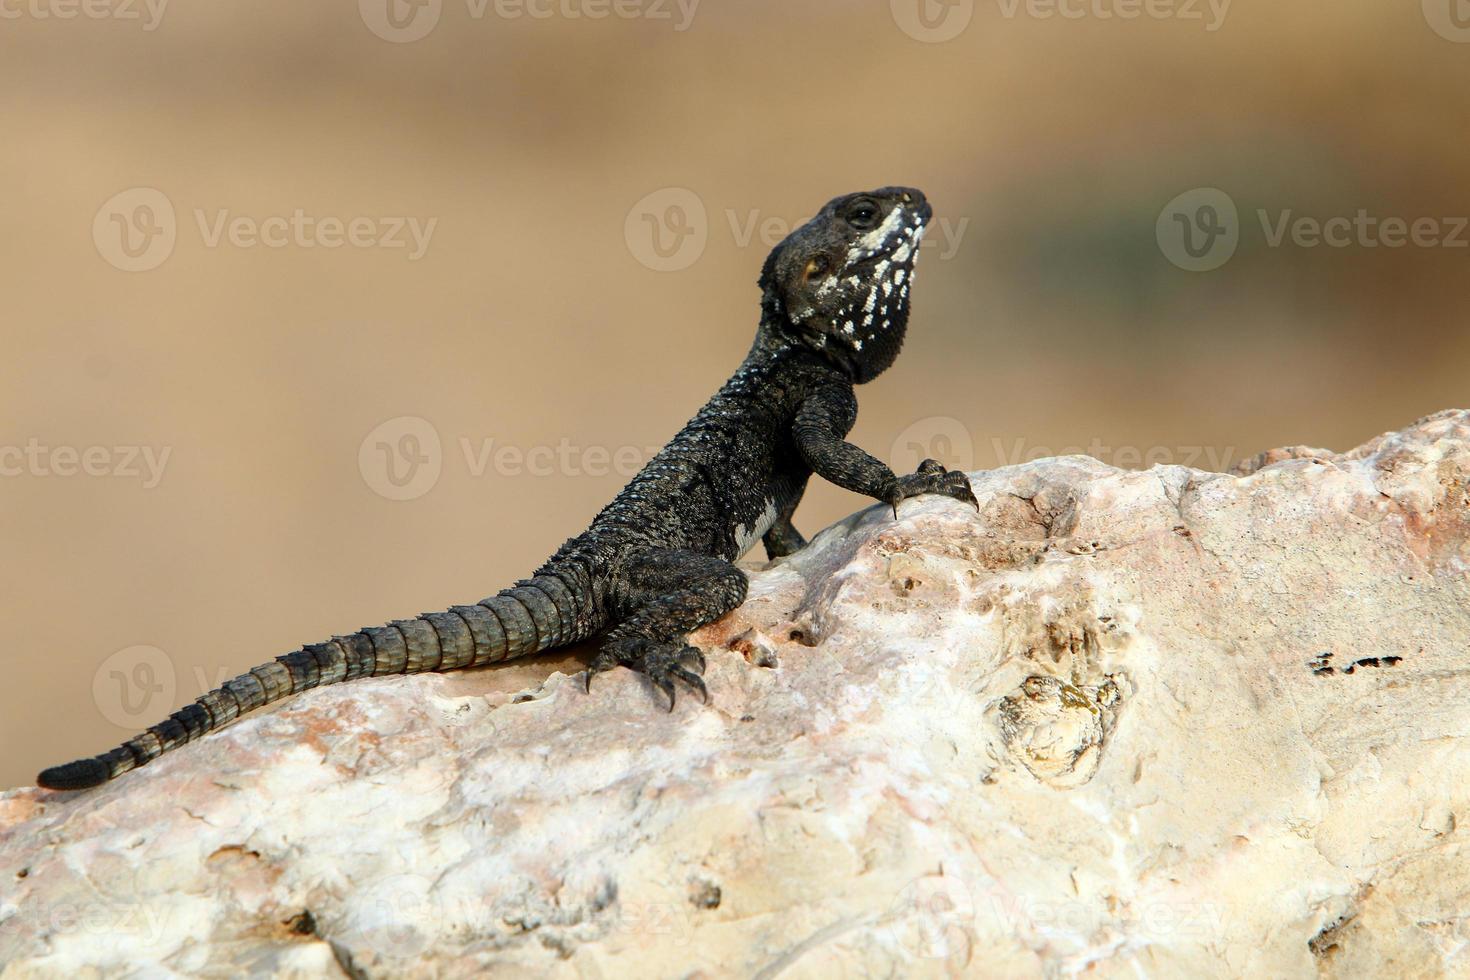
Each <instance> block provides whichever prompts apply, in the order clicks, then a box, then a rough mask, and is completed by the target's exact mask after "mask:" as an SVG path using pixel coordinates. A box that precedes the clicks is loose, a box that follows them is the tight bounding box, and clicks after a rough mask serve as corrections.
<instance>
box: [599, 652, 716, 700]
mask: <svg viewBox="0 0 1470 980" xmlns="http://www.w3.org/2000/svg"><path fill="white" fill-rule="evenodd" d="M686 661H687V662H688V663H689V664H690V665H691V666H693V667H694V668H695V669H693V670H691V669H690V667H686V666H684V663H685V662H686ZM620 664H621V665H622V666H624V667H627V668H629V669H630V670H636V671H637V672H638V673H640V674H643V675H644V676H645V677H647V678H648V680H649V683H651V684H652V685H653V686H654V687H656V688H658V689H659V690H660V691H662V692H663V693H664V694H666V695H667V696H668V699H669V710H670V711H673V710H674V705H675V703H676V700H677V685H675V683H674V681H676V680H678V681H682V682H683V683H684V684H686V685H688V687H689V689H690V690H692V691H694V692H695V693H697V694H698V695H699V696H700V697H701V698H703V699H704V703H705V704H708V703H709V688H708V687H706V686H705V683H704V678H702V677H700V674H702V673H704V670H705V666H706V662H705V658H704V651H702V650H700V649H699V647H696V646H692V645H689V644H684V643H665V642H661V641H658V640H650V639H647V638H644V637H636V636H635V637H621V638H619V639H616V640H612V641H609V643H608V645H607V646H605V647H604V648H603V649H602V650H601V651H599V652H598V654H597V656H596V657H594V658H592V663H591V664H589V665H588V666H587V674H586V687H587V690H588V691H589V692H590V691H591V690H592V676H593V675H594V674H600V673H602V672H603V671H604V670H611V669H612V668H613V667H616V666H618V665H620Z"/></svg>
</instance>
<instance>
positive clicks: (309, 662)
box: [36, 575, 592, 790]
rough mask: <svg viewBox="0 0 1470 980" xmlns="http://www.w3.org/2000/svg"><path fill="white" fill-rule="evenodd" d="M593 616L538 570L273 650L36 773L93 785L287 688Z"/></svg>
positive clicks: (569, 626)
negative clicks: (142, 722) (436, 607)
mask: <svg viewBox="0 0 1470 980" xmlns="http://www.w3.org/2000/svg"><path fill="white" fill-rule="evenodd" d="M587 594H588V593H586V592H584V593H583V595H584V596H585V595H587ZM591 618H592V617H591V610H590V604H589V603H588V602H586V601H579V599H578V597H577V596H576V595H575V594H574V593H573V592H572V590H571V589H570V588H568V585H567V583H565V582H563V581H562V579H561V578H559V577H557V576H554V575H537V576H535V577H534V578H530V579H527V580H525V581H522V582H520V583H518V584H517V585H516V587H515V588H511V589H505V590H504V591H502V592H500V593H498V594H496V595H493V596H491V597H490V598H488V599H483V600H481V601H480V602H479V603H478V604H477V605H473V606H454V607H452V608H451V609H449V610H448V611H447V612H437V613H425V614H424V615H422V616H419V617H418V618H417V619H404V620H398V621H395V622H392V623H389V624H388V625H386V626H376V627H371V628H369V629H365V630H362V631H361V632H359V633H353V634H352V635H351V636H339V637H336V638H334V639H332V640H330V641H328V642H326V643H314V644H311V645H310V646H306V647H303V648H301V649H300V650H297V651H295V652H294V653H288V654H285V655H283V656H280V657H277V658H276V659H275V660H274V661H273V662H271V663H267V664H262V665H261V666H259V667H255V668H252V669H251V670H250V671H249V672H248V673H244V674H241V675H240V676H239V677H236V678H235V679H234V680H231V681H226V682H225V685H224V686H223V687H220V688H217V689H216V690H213V691H210V692H209V693H208V694H205V695H204V696H203V697H200V698H198V699H197V700H195V702H194V703H193V704H190V705H185V706H184V707H183V708H180V709H179V710H178V711H175V712H174V713H173V714H172V715H170V716H169V717H168V718H166V719H164V720H163V721H162V722H159V723H158V724H157V725H154V726H153V727H152V728H149V729H148V730H146V731H144V732H142V733H141V734H139V735H137V736H135V737H133V738H130V739H128V740H127V741H126V742H124V743H123V744H122V745H120V746H118V747H117V748H115V749H113V750H112V751H111V752H106V753H104V754H102V755H99V756H95V757H93V758H91V759H79V760H78V761H76V762H69V763H67V764H66V765H64V766H56V767H54V768H51V769H47V770H46V771H45V772H43V773H41V774H40V775H39V776H37V777H36V782H37V783H38V784H39V785H41V786H43V787H45V788H46V789H61V790H71V789H86V788H88V787H91V786H97V785H100V784H102V783H105V782H107V781H108V780H109V779H114V778H116V777H117V776H120V775H122V774H123V773H125V772H127V771H128V770H130V769H136V768H138V767H139V766H143V765H146V764H148V763H149V762H152V761H153V760H154V759H156V758H158V757H159V756H160V755H162V754H163V753H165V752H167V751H169V750H170V749H175V748H178V747H179V746H180V745H183V744H185V743H186V742H191V741H193V740H194V739H196V738H199V737H201V736H203V735H206V734H208V733H209V732H212V731H214V730H215V729H217V728H221V727H223V726H224V725H226V724H228V723H229V722H231V721H233V720H235V719H236V718H238V717H240V716H241V715H243V714H245V712H247V711H250V710H252V709H254V708H259V707H261V706H262V705H266V704H270V703H271V702H272V701H278V700H280V699H281V698H284V697H286V696H288V695H291V694H296V693H298V692H300V691H308V690H311V689H312V688H314V687H321V686H323V685H326V684H336V683H338V682H340V681H350V680H356V679H357V678H359V677H381V676H383V675H386V674H419V673H424V672H427V671H444V670H458V669H461V668H464V667H479V666H481V665H483V664H492V663H498V662H500V661H502V660H512V659H514V658H516V657H525V656H530V655H531V654H535V653H539V652H541V651H542V650H548V649H551V648H552V647H557V646H562V645H565V644H567V643H572V642H574V641H576V640H579V639H583V638H585V637H586V636H587V635H589V633H590V629H589V628H588V624H589V623H590V621H591Z"/></svg>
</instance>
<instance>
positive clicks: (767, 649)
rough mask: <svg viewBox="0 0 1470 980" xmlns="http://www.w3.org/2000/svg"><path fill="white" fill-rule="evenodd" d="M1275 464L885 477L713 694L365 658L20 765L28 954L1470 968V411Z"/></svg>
mask: <svg viewBox="0 0 1470 980" xmlns="http://www.w3.org/2000/svg"><path fill="white" fill-rule="evenodd" d="M1246 470H1247V471H1248V475H1244V476H1237V475H1226V474H1217V473H1205V472H1198V471H1193V470H1188V469H1184V468H1181V467H1156V468H1154V469H1152V470H1148V471H1146V472H1130V471H1122V470H1117V469H1114V468H1111V467H1108V466H1104V465H1103V464H1101V463H1098V462H1096V461H1094V460H1092V459H1087V458H1082V457H1069V458H1063V459H1053V460H1044V461H1040V462H1037V463H1032V464H1028V465H1024V466H1017V467H1010V468H1007V469H1003V470H998V471H995V472H990V473H978V474H975V490H976V494H977V496H978V498H979V500H980V513H979V514H976V513H975V511H974V510H973V509H972V508H969V507H967V506H965V505H962V504H959V503H956V502H954V501H950V500H945V499H939V498H935V499H923V500H916V501H909V502H906V503H905V504H904V505H903V507H902V513H901V520H899V521H898V522H897V523H895V522H894V521H893V520H892V517H891V514H890V513H889V512H888V510H887V509H886V508H883V507H874V508H871V509H869V510H866V511H864V512H862V513H860V514H857V515H855V516H854V517H852V518H849V519H848V520H846V521H844V522H843V523H841V524H839V525H836V526H834V527H832V528H829V529H828V530H827V531H825V532H824V533H823V534H822V535H820V536H819V537H818V538H817V540H816V541H815V542H814V543H813V544H812V546H811V547H810V548H808V549H806V550H805V551H804V552H802V553H801V554H799V555H797V556H794V557H793V558H791V559H789V560H786V561H783V562H780V563H777V564H776V565H774V566H773V567H772V568H770V569H769V570H766V571H763V572H760V573H757V574H755V575H754V577H753V584H752V589H751V596H750V599H749V601H748V602H747V603H746V604H745V605H744V606H743V607H742V608H741V609H740V610H739V611H738V612H736V613H735V614H733V615H731V616H729V617H727V618H726V619H725V620H724V621H722V622H720V623H718V624H716V625H715V626H713V627H711V628H709V629H707V630H705V631H704V632H703V633H702V634H701V636H700V641H701V643H702V645H703V646H704V647H705V649H706V650H707V651H708V652H709V673H708V681H709V686H710V689H711V691H712V693H713V696H714V704H713V706H712V707H709V708H705V707H702V706H701V705H700V704H699V703H698V702H697V700H696V699H694V698H692V697H685V698H684V699H683V700H681V701H680V703H679V706H678V708H677V710H676V711H675V712H674V713H673V714H672V715H669V714H666V713H665V712H664V711H662V710H661V709H660V707H659V704H658V701H657V699H656V698H655V697H654V696H653V695H652V694H651V693H650V691H649V689H648V688H647V687H646V686H645V685H644V684H643V682H642V681H641V680H640V679H639V678H637V677H635V676H633V675H632V674H630V673H627V672H615V673H613V674H610V675H607V676H604V677H602V678H599V685H598V686H595V687H594V689H593V693H592V695H591V696H590V697H589V696H588V695H586V694H584V693H583V692H582V690H581V686H580V679H579V678H578V677H575V676H567V675H566V674H562V673H553V674H552V676H551V677H550V679H549V680H546V681H545V683H544V684H541V685H539V686H537V687H535V688H534V689H533V690H532V691H531V692H530V693H529V695H523V696H522V697H521V698H516V697H513V696H512V695H511V694H510V693H508V692H505V691H497V690H496V687H495V678H497V677H500V678H502V679H503V678H504V677H505V676H506V675H505V673H504V672H503V671H502V672H498V673H497V672H496V671H493V670H492V671H488V672H487V671H481V672H476V673H472V674H461V675H445V676H438V675H428V676H421V677H414V678H388V679H379V680H371V681H359V682H356V683H353V684H348V685H342V686H338V687H333V688H329V689H324V690H321V691H316V692H312V693H309V694H307V695H305V696H302V697H298V698H296V699H293V700H291V701H289V702H287V703H286V704H285V705H284V706H283V707H281V708H280V709H279V710H276V711H274V712H270V713H264V714H261V715H259V716H256V717H253V718H250V719H249V720H246V721H243V722H241V723H239V724H236V725H235V726H234V727H232V728H230V729H228V730H226V731H225V732H223V733H221V734H218V735H215V736H211V737H210V738H208V739H206V740H204V741H202V742H200V743H197V744H195V745H191V746H188V747H186V748H185V749H183V750H180V751H178V752H176V753H174V754H172V755H170V756H168V757H166V758H164V759H162V760H160V761H158V762H156V763H154V764H152V765H150V766H149V767H147V768H146V769H144V770H141V771H139V772H137V773H133V774H130V775H128V776H125V777H124V778H123V779H121V780H119V781H117V782H115V783H113V784H112V785H110V786H107V787H105V788H102V789H100V790H98V791H94V792H91V793H87V794H81V795H75V796H66V795H61V794H51V793H46V792H39V791H34V790H21V791H17V792H12V793H9V794H6V795H5V796H4V797H3V798H0V882H3V885H4V888H3V890H0V896H3V897H0V962H4V963H5V964H7V965H6V967H5V969H4V971H3V975H4V977H5V978H7V980H9V978H21V977H53V976H85V975H135V976H140V977H144V976H146V977H156V976H189V977H234V976H239V975H241V974H242V973H249V972H254V973H269V974H272V975H277V976H299V977H319V976H342V975H358V976H371V977H404V976H442V977H472V976H486V975H488V976H505V977H511V976H524V975H539V974H545V975H550V976H565V977H573V976H576V977H582V976H585V977H612V976H637V977H643V978H655V977H690V976H705V977H714V976H725V975H736V976H750V977H775V976H777V975H780V976H782V977H787V978H808V977H809V978H818V977H832V976H839V975H856V976H881V977H926V976H950V975H967V976H1020V977H1025V976H1061V975H1068V974H1075V973H1084V972H1086V973H1090V974H1091V975H1094V976H1101V977H1125V976H1126V977H1134V976H1190V977H1236V976H1272V977H1314V976H1318V975H1325V976H1345V977H1346V976H1353V977H1359V976H1375V975H1376V976H1386V975H1394V976H1424V977H1428V976H1439V975H1445V974H1452V975H1453V974H1458V975H1466V974H1470V860H1467V858H1470V854H1467V853H1466V841H1467V837H1466V824H1467V819H1466V814H1467V808H1470V790H1467V786H1470V778H1467V777H1470V497H1467V495H1470V412H1447V413H1442V414H1440V415H1437V416H1433V417H1431V418H1429V419H1425V420H1423V421H1421V422H1419V423H1418V424H1416V425H1414V426H1413V427H1411V428H1409V429H1407V430H1405V431H1403V432H1401V433H1397V434H1392V435H1388V436H1385V437H1382V438H1380V439H1378V440H1375V441H1374V442H1372V443H1370V444H1368V445H1367V446H1364V447H1363V448H1361V449H1359V450H1356V451H1354V452H1351V453H1346V454H1342V455H1333V454H1330V453H1326V452H1324V451H1320V450H1292V451H1285V452H1279V453H1276V454H1266V455H1265V456H1263V457H1261V458H1260V459H1259V460H1257V461H1256V462H1255V463H1254V464H1253V465H1252V466H1250V467H1247V468H1246ZM1375 664H1376V665H1375ZM487 692H489V693H488V694H487ZM22 872H23V873H24V876H23V877H22V876H21V875H22ZM303 913H309V915H304V914H303Z"/></svg>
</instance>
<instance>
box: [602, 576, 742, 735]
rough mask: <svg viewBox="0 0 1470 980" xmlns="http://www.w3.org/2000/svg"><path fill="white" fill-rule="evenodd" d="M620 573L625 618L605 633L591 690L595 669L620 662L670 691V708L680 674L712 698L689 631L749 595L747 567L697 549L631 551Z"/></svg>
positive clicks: (620, 601) (700, 655)
mask: <svg viewBox="0 0 1470 980" xmlns="http://www.w3.org/2000/svg"><path fill="white" fill-rule="evenodd" d="M621 579H622V581H621V583H620V586H619V589H618V592H619V595H618V606H619V613H620V615H622V616H623V617H624V618H623V620H622V622H621V623H619V624H618V625H617V626H616V627H614V628H613V629H612V630H610V631H608V634H607V636H606V638H605V639H604V640H603V642H602V646H601V648H600V649H599V650H598V652H597V655H596V656H595V657H593V658H592V663H591V664H590V665H589V666H588V668H587V689H588V690H589V691H590V690H591V689H592V677H593V675H594V674H599V673H601V672H602V671H605V670H611V669H612V668H613V667H617V666H623V667H627V668H629V669H631V670H636V671H638V672H639V673H640V674H643V675H644V676H646V677H647V678H648V679H649V681H650V682H652V683H653V685H654V686H655V687H657V688H658V689H659V690H661V691H663V692H664V693H665V694H667V695H668V697H669V710H670V711H673V710H674V681H675V680H676V679H677V680H680V681H683V682H684V683H685V684H687V685H689V686H690V687H691V688H693V689H694V690H696V691H698V692H699V694H700V695H701V696H702V697H703V698H704V699H705V701H708V700H709V691H708V690H707V689H706V688H705V686H704V680H703V679H702V678H701V677H700V674H702V673H703V672H704V654H703V653H701V652H700V650H699V648H698V647H695V646H690V644H689V639H688V635H689V634H690V633H691V632H693V631H694V630H696V629H699V627H701V626H705V625H707V624H709V623H712V622H714V621H715V620H717V619H719V618H720V617H721V616H723V615H725V613H727V612H729V611H730V610H731V609H734V608H735V607H736V606H738V605H740V603H742V602H744V601H745V592H746V589H747V588H748V587H749V584H750V582H749V579H747V578H746V577H745V573H744V572H742V571H741V570H740V569H738V568H736V567H735V566H734V565H732V564H731V563H729V562H727V561H725V560H723V559H720V558H714V557H711V556H709V555H701V554H699V553H698V552H693V551H684V550H679V549H649V550H647V551H640V552H637V553H635V554H633V555H631V556H629V557H628V559H627V561H626V566H625V569H624V572H623V574H622V576H621ZM691 666H692V667H693V668H694V669H691Z"/></svg>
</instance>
